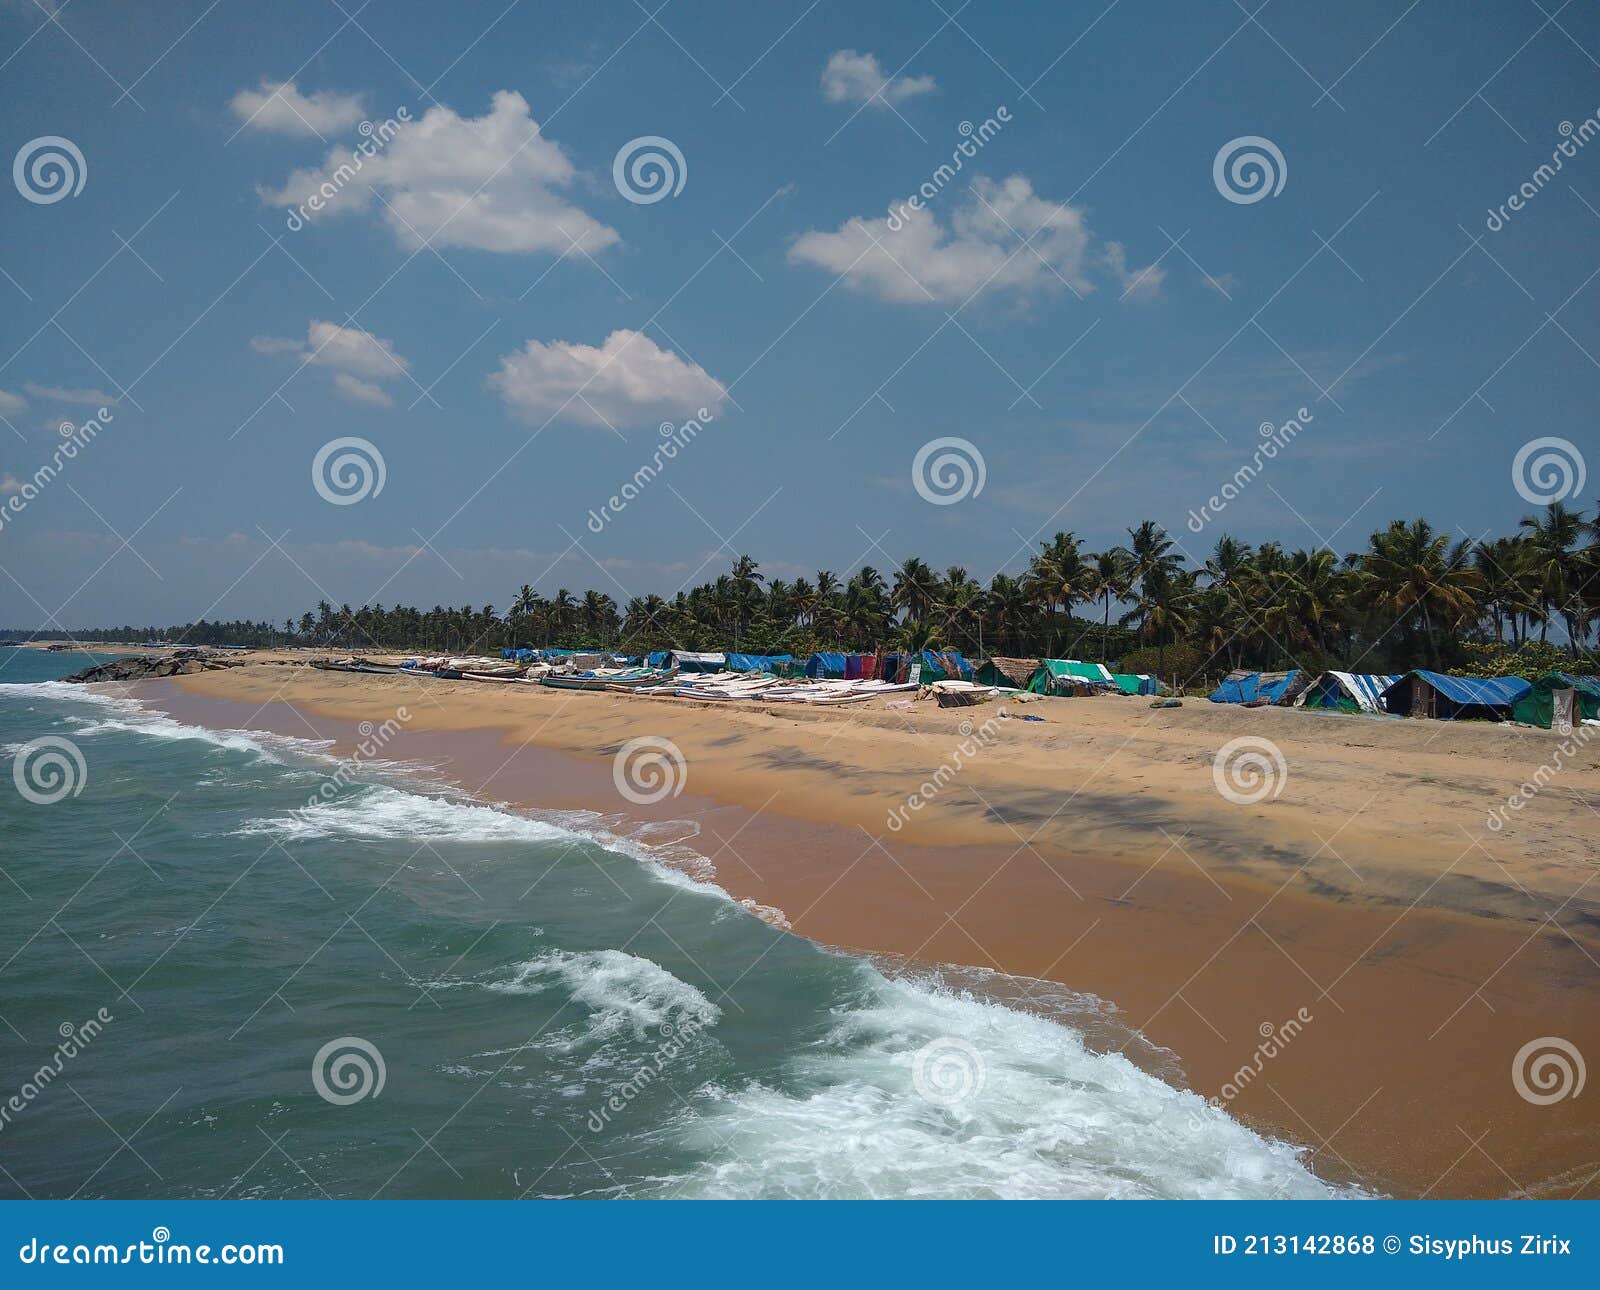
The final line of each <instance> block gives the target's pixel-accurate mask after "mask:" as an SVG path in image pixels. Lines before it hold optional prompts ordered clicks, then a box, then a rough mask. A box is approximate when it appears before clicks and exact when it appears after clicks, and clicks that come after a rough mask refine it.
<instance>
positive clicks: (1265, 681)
mask: <svg viewBox="0 0 1600 1290" xmlns="http://www.w3.org/2000/svg"><path fill="white" fill-rule="evenodd" d="M1299 675H1300V672H1299V669H1298V668H1291V669H1290V670H1289V671H1287V672H1230V673H1229V674H1228V679H1227V680H1226V681H1224V682H1223V683H1222V684H1221V685H1219V686H1218V687H1217V688H1216V689H1215V690H1213V691H1212V692H1211V694H1210V696H1209V697H1210V699H1211V702H1213V703H1251V702H1253V701H1255V700H1256V699H1265V700H1266V701H1267V702H1268V703H1276V702H1277V701H1278V700H1279V699H1281V698H1282V697H1283V696H1284V693H1285V692H1286V691H1287V690H1289V688H1290V687H1291V686H1293V685H1294V682H1295V678H1296V677H1298V676H1299Z"/></svg>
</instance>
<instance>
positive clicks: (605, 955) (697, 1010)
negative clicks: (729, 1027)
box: [489, 950, 722, 1039]
mask: <svg viewBox="0 0 1600 1290" xmlns="http://www.w3.org/2000/svg"><path fill="white" fill-rule="evenodd" d="M489 989H491V990H496V991H499V992H501V993H504V994H542V993H544V992H545V991H546V990H550V989H557V990H560V991H561V992H562V993H564V994H565V995H566V996H567V998H569V999H571V1000H572V1001H573V1002H575V1003H578V1004H581V1005H582V1006H583V1007H585V1008H587V1009H588V1010H589V1019H588V1022H587V1024H586V1028H585V1031H584V1034H585V1037H586V1038H591V1039H597V1038H598V1039H605V1038H609V1037H611V1036H613V1035H621V1034H627V1033H631V1034H632V1035H633V1036H634V1038H636V1039H643V1038H645V1037H646V1036H648V1035H652V1034H655V1035H660V1034H662V1033H663V1032H665V1033H667V1034H670V1033H671V1031H672V1028H673V1027H674V1026H677V1025H681V1024H682V1023H683V1022H684V1021H686V1020H688V1021H692V1022H693V1023H694V1024H695V1025H696V1026H711V1025H715V1024H716V1023H717V1021H718V1020H719V1019H720V1018H721V1016H722V1009H721V1008H719V1007H718V1006H717V1005H716V1004H714V1003H712V1002H711V1000H710V999H708V998H706V996H705V995H704V994H702V993H701V992H700V991H699V990H697V989H696V988H695V987H694V986H692V985H690V984H689V983H688V982H687V981H684V980H680V979H679V978H678V977H676V976H674V975H673V974H672V973H671V972H669V971H667V969H666V968H664V967H662V966H661V965H660V964H658V963H654V962H652V961H651V960H650V959H645V958H640V957H639V956H638V955H636V954H628V953H625V952H624V951H622V950H588V951H584V952H582V953H572V952H569V951H567V950H552V951H550V952H549V953H546V954H541V955H539V957H537V958H534V959H530V960H529V961H528V962H526V963H521V964H518V965H517V967H516V969H515V970H514V971H513V972H512V974H511V976H510V977H509V978H507V979H505V980H502V981H492V982H490V983H489Z"/></svg>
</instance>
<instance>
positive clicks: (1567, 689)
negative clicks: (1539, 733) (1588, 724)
mask: <svg viewBox="0 0 1600 1290" xmlns="http://www.w3.org/2000/svg"><path fill="white" fill-rule="evenodd" d="M1511 716H1512V718H1513V719H1514V720H1517V721H1525V722H1527V724H1528V725H1530V726H1543V727H1544V728H1545V729H1546V730H1549V729H1551V728H1555V729H1557V730H1570V729H1571V728H1572V727H1573V726H1576V725H1578V724H1579V723H1580V722H1583V721H1594V720H1596V719H1600V679H1597V678H1595V677H1592V676H1573V675H1572V674H1571V673H1569V672H1549V673H1547V674H1545V675H1544V676H1541V677H1540V678H1539V679H1538V680H1537V681H1535V682H1533V684H1532V685H1531V686H1530V687H1529V689H1528V692H1527V693H1526V694H1525V695H1523V696H1522V697H1521V698H1520V699H1518V700H1517V701H1516V702H1515V703H1513V704H1512V705H1511Z"/></svg>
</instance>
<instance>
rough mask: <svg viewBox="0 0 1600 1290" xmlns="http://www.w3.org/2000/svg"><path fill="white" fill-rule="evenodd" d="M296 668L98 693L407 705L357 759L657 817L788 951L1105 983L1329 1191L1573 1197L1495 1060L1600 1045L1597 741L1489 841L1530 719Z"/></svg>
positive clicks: (531, 797)
mask: <svg viewBox="0 0 1600 1290" xmlns="http://www.w3.org/2000/svg"><path fill="white" fill-rule="evenodd" d="M303 660H304V655H298V656H297V655H281V656H274V655H267V654H258V655H255V656H252V658H251V660H250V661H249V662H248V663H247V664H246V665H244V666H241V667H236V668H232V669H229V670H227V671H217V672H207V673H203V674H199V675H194V676H187V677H182V678H179V679H178V680H177V681H175V682H153V683H143V684H139V685H134V686H129V687H119V690H120V691H121V692H125V693H128V694H130V695H132V696H133V697H137V698H141V699H147V700H149V701H151V702H154V703H157V704H158V705H159V706H161V707H163V708H166V709H167V710H169V711H171V712H173V714H174V715H175V716H178V717H179V718H180V719H183V720H190V721H195V722H200V723H203V724H206V725H210V726H227V727H253V728H262V729H269V730H274V731H277V732H279V733H283V734H289V735H300V736H308V737H319V738H330V739H333V740H335V741H336V743H338V744H339V745H340V746H341V747H343V748H345V749H349V748H351V747H353V746H354V744H355V743H356V742H357V740H358V739H359V738H360V733H359V729H360V728H359V726H358V723H362V722H367V723H372V724H373V725H379V724H381V723H383V722H386V721H390V720H393V719H395V718H396V714H397V713H401V710H402V709H403V710H404V712H403V714H401V717H400V720H399V729H400V733H398V734H397V735H396V736H395V738H394V739H393V740H392V742H390V743H389V744H388V745H387V746H386V747H385V748H384V749H383V751H382V753H381V755H382V756H384V757H386V758H400V759H407V760H417V761H424V762H428V763H431V764H433V765H435V766H438V767H440V768H441V769H442V771H443V773H444V774H445V775H446V776H447V777H448V778H449V779H451V780H452V781H453V782H455V783H456V784H458V785H460V786H461V787H462V788H464V789H466V790H468V791H471V792H473V793H476V794H479V795H482V796H484V797H487V798H490V799H493V800H497V801H504V802H507V803H511V804H514V805H517V806H522V807H527V808H543V809H572V808H582V809H587V810H593V811H597V812H600V813H602V814H603V815H606V816H611V817H619V818H626V819H628V820H631V821H634V822H637V823H648V822H651V821H669V820H681V821H685V822H686V823H687V824H692V825H693V827H692V828H689V829H686V830H685V831H684V832H685V835H686V836H687V841H688V845H689V846H690V847H692V848H693V850H694V851H695V852H697V853H698V855H699V857H700V861H699V864H700V866H701V869H702V872H704V873H714V877H715V881H716V882H717V883H719V884H720V885H721V886H723V887H724V888H725V889H727V890H728V891H729V892H730V893H731V894H732V895H733V896H735V897H736V898H738V899H740V900H742V901H744V902H746V903H747V904H749V905H750V906H751V907H752V908H755V909H757V911H758V912H760V913H762V914H763V916H765V917H768V918H769V919H771V920H773V921H777V922H780V923H783V924H786V925H788V926H790V927H792V929H793V930H794V931H795V932H796V933H798V934H801V935H805V936H809V937H812V938H814V939H816V940H818V941H820V942H824V943H826V944H830V945H836V946H840V947H845V948H849V949H854V950H862V951H868V952H876V953H885V954H892V955H899V956H904V957H905V958H908V959H911V960H914V961H920V962H928V963H960V964H968V965H973V966H977V967H982V968H989V969H993V970H996V971H1000V972H1004V973H1008V974H1012V975H1015V976H1018V977H1027V978H1039V979H1043V980H1047V981H1054V982H1060V983H1062V984H1065V985H1067V986H1069V987H1070V988H1072V989H1074V990H1079V991H1088V992H1092V993H1094V994H1096V995H1098V996H1100V997H1101V998H1103V999H1105V1000H1107V1001H1108V1002H1109V1003H1111V1004H1113V1005H1115V1006H1116V1007H1117V1008H1118V1009H1119V1010H1120V1012H1121V1015H1122V1018H1123V1020H1125V1021H1126V1022H1127V1023H1128V1024H1129V1025H1130V1026H1133V1027H1135V1028H1137V1029H1138V1030H1139V1031H1140V1032H1142V1033H1143V1034H1144V1035H1145V1036H1146V1037H1147V1038H1148V1039H1149V1040H1150V1041H1151V1042H1152V1043H1154V1044H1156V1045H1159V1046H1161V1047H1163V1048H1166V1049H1170V1050H1171V1052H1172V1053H1173V1054H1175V1055H1176V1058H1177V1060H1178V1061H1179V1062H1180V1063H1181V1067H1182V1077H1181V1078H1182V1079H1183V1080H1184V1081H1185V1082H1186V1083H1187V1084H1188V1086H1189V1087H1192V1088H1193V1089H1195V1090H1196V1091H1198V1092H1200V1093H1203V1094H1205V1095H1206V1096H1208V1097H1212V1098H1216V1099H1219V1100H1222V1101H1225V1102H1226V1103H1227V1104H1228V1107H1229V1110H1230V1111H1231V1112H1232V1113H1233V1114H1235V1115H1237V1116H1239V1117H1240V1118H1242V1119H1244V1120H1245V1121H1246V1122H1248V1123H1250V1124H1251V1125H1253V1126H1255V1127H1258V1128H1260V1129H1261V1130H1263V1131H1264V1132H1268V1133H1271V1134H1274V1135H1276V1136H1280V1137H1284V1138H1287V1139H1290V1140H1293V1141H1295V1142H1298V1143H1302V1144H1304V1145H1305V1146H1306V1147H1308V1148H1309V1149H1310V1150H1311V1151H1312V1155H1311V1162H1312V1164H1313V1166H1314V1167H1315V1168H1316V1169H1317V1171H1318V1172H1319V1173H1321V1174H1322V1175H1324V1176H1325V1177H1328V1178H1330V1179H1336V1180H1356V1181H1359V1182H1361V1183H1362V1184H1363V1185H1365V1186H1367V1187H1369V1188H1371V1189H1373V1190H1377V1191H1381V1192H1386V1193H1390V1194H1395V1195H1410V1196H1416V1195H1427V1196H1503V1195H1541V1196H1543V1195H1549V1196H1582V1197H1594V1196H1596V1195H1600V1113H1597V1112H1596V1110H1595V1109H1594V1108H1595V1107H1596V1105H1597V1104H1596V1101H1595V1099H1594V1098H1593V1097H1592V1096H1590V1097H1578V1098H1575V1099H1568V1100H1563V1101H1560V1102H1558V1103H1555V1104H1552V1105H1547V1106H1541V1105H1535V1104H1533V1103H1530V1102H1529V1101H1527V1100H1525V1099H1524V1098H1523V1097H1522V1096H1520V1095H1519V1093H1518V1091H1517V1089H1516V1087H1515V1085H1514V1083H1513V1079H1512V1068H1513V1062H1514V1059H1515V1058H1516V1055H1517V1054H1518V1052H1519V1050H1521V1049H1522V1048H1523V1047H1524V1045H1526V1044H1528V1043H1530V1042H1531V1041H1535V1040H1538V1039H1541V1038H1544V1037H1550V1036H1554V1037H1560V1038H1562V1039H1564V1040H1566V1041H1567V1042H1569V1043H1571V1044H1573V1045H1575V1046H1576V1047H1577V1049H1578V1050H1579V1051H1580V1052H1582V1053H1585V1054H1589V1055H1591V1056H1592V1055H1594V1054H1597V1053H1600V1014H1597V1012H1596V1010H1595V1008H1594V1007H1593V1000H1594V997H1595V996H1594V991H1595V989H1596V986H1597V985H1600V883H1595V882H1594V878H1595V876H1596V873H1597V867H1596V866H1597V859H1600V855H1597V850H1596V847H1595V845H1594V839H1595V837H1596V836H1597V830H1596V820H1597V812H1596V807H1597V804H1600V746H1597V745H1600V741H1597V742H1596V743H1595V744H1590V745H1588V746H1586V747H1584V748H1582V749H1581V750H1580V751H1579V752H1578V754H1577V755H1576V757H1574V758H1571V759H1565V760H1566V761H1567V764H1565V765H1564V766H1563V768H1562V769H1561V770H1560V771H1559V773H1557V774H1555V775H1554V776H1553V777H1552V778H1550V780H1549V782H1548V783H1547V785H1546V786H1545V787H1544V788H1543V789H1542V791H1540V792H1538V793H1537V794H1536V795H1535V796H1534V798H1533V799H1532V801H1531V802H1530V803H1529V804H1528V805H1527V806H1526V807H1525V808H1524V809H1521V810H1517V811H1512V812H1510V813H1509V816H1510V821H1509V823H1508V824H1507V825H1506V826H1505V827H1504V828H1503V829H1501V830H1499V831H1492V830H1491V829H1490V828H1489V827H1488V825H1487V823H1486V821H1487V819H1488V816H1489V813H1490V811H1491V809H1492V808H1493V807H1495V806H1496V805H1501V804H1504V803H1505V802H1506V800H1507V798H1508V796H1509V795H1510V794H1512V793H1514V792H1515V791H1516V790H1517V789H1518V786H1519V785H1521V784H1522V783H1523V782H1524V781H1525V780H1529V779H1531V778H1532V777H1533V776H1534V774H1535V772H1536V771H1537V769H1538V768H1539V767H1540V766H1541V765H1544V764H1548V763H1550V761H1551V759H1552V757H1553V756H1554V754H1555V751H1556V747H1557V744H1558V742H1559V737H1558V736H1555V735H1552V734H1551V733H1550V732H1547V731H1531V730H1522V729H1515V728H1510V727H1504V726H1490V725H1483V724H1466V723H1462V724H1449V723H1443V722H1413V721H1402V720H1399V719H1384V718H1362V717H1347V716H1342V715H1318V714H1312V713H1307V712H1303V711H1294V710H1281V709H1274V708H1266V709H1250V710H1246V709H1239V708H1226V707H1221V706H1218V705H1211V704H1208V703H1206V702H1204V701H1203V700H1197V699H1193V698H1191V699H1188V700H1186V701H1185V703H1184V705H1183V706H1182V707H1181V708H1176V709H1155V710H1152V709H1151V708H1149V707H1148V706H1147V704H1146V702H1145V701H1143V700H1138V699H1124V698H1099V699H1049V700H1044V701H1041V702H1036V703H1031V704H1028V705H1010V704H990V705H986V706H983V707H978V708H972V709H954V710H940V709H938V708H936V707H934V706H933V705H932V704H931V703H928V702H919V703H915V704H913V705H912V706H911V707H909V708H897V709H892V708H888V707H886V706H885V705H884V704H883V703H881V702H874V703H872V704H867V705H857V706H854V707H851V708H848V709H834V710H831V711H830V710H812V711H794V710H793V709H792V708H789V707H779V706H777V705H769V706H767V707H763V706H760V705H752V704H744V703H741V704H737V705H734V704H722V705H712V704H699V703H693V702H688V701H683V700H672V699H650V698H644V697H635V696H626V695H613V694H603V693H601V694H597V693H573V692H562V691H557V690H551V689H545V688H542V687H538V686H534V685H515V686H506V685H493V684H482V683H472V682H466V681H460V682H453V681H439V680H433V679H426V680H424V679H420V678H409V677H396V676H383V675H354V674H345V673H332V672H317V671H312V670H310V669H308V668H305V667H303V666H298V665H296V664H298V663H302V662H303ZM1002 711H1003V712H1006V713H1008V714H1009V715H1007V716H1006V717H1004V718H1001V717H1000V716H999V714H1000V712H1002ZM1024 714H1026V715H1031V716H1038V717H1040V718H1042V720H1041V721H1038V722H1024V721H1022V720H1020V719H1019V718H1020V717H1021V716H1022V715H1024ZM645 736H653V737H658V738H666V739H670V740H671V741H672V742H673V743H674V744H675V745H676V746H677V747H678V748H680V749H681V750H682V753H683V756H684V758H685V761H686V763H687V767H688V769H687V777H686V780H685V782H684V785H683V792H682V794H681V795H680V796H675V797H669V798H667V799H666V800H664V801H662V802H658V803H655V804H653V805H650V806H647V807H640V806H637V805H634V804H631V803H629V802H627V801H625V800H623V799H622V798H621V797H620V796H619V795H618V792H617V789H616V786H615V784H614V782H613V777H612V758H613V756H614V754H615V753H616V750H617V749H618V748H619V747H620V746H621V745H622V744H624V743H625V742H627V741H628V740H630V739H636V738H640V737H645ZM1243 736H1254V737H1259V738H1265V739H1268V740H1270V741H1271V742H1272V744H1273V745H1275V746H1276V748H1277V749H1278V750H1280V751H1281V754H1282V757H1283V765H1284V766H1285V768H1286V774H1284V775H1283V776H1282V777H1281V778H1280V781H1279V784H1280V787H1281V791H1280V792H1279V793H1278V794H1277V795H1276V796H1271V795H1268V796H1267V797H1265V798H1264V799H1263V800H1261V801H1259V802H1257V803H1254V804H1240V803H1236V802H1232V801H1229V800H1226V799H1225V798H1224V797H1223V796H1222V795H1221V794H1220V793H1219V791H1218V788H1217V786H1216V784H1215V783H1214V780H1213V762H1214V760H1215V758H1216V756H1217V753H1218V750H1219V749H1220V748H1222V747H1223V746H1224V745H1225V744H1227V743H1228V742H1229V741H1231V740H1234V739H1237V738H1240V737H1243ZM974 744H976V748H975V750H974V751H972V752H970V753H966V752H961V751H959V750H961V749H963V748H972V747H973V746H974ZM952 763H954V764H955V765H956V767H957V769H956V770H955V771H954V772H953V773H946V774H944V775H940V774H939V773H938V772H939V769H940V768H941V767H945V768H946V771H947V772H949V769H950V767H951V766H952ZM925 784H926V785H929V786H930V787H931V788H932V789H933V790H934V791H933V792H931V793H929V792H928V791H927V790H926V789H925V788H924V787H923V786H924V785H925ZM911 794H919V796H920V797H922V798H925V799H926V800H925V801H923V802H921V804H920V805H918V806H916V807H915V808H912V807H909V806H908V797H909V796H910V795H911ZM891 820H893V821H895V822H896V825H897V826H894V825H891ZM1291 1023H1292V1024H1291ZM1263 1050H1270V1052H1266V1051H1263ZM1246 1070H1248V1072H1249V1073H1248V1075H1246V1076H1245V1077H1244V1078H1240V1074H1241V1072H1244V1071H1246Z"/></svg>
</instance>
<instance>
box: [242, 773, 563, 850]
mask: <svg viewBox="0 0 1600 1290" xmlns="http://www.w3.org/2000/svg"><path fill="white" fill-rule="evenodd" d="M234 832H235V833H236V834H245V835H250V834H263V835H270V836H277V837H282V838H295V839H300V840H304V839H309V838H333V837H353V838H377V839H384V838H401V839H415V840H418V841H420V840H422V839H429V840H438V839H445V840H449V841H452V842H548V841H551V840H553V839H561V838H570V837H572V836H574V835H573V834H572V833H571V832H570V831H569V830H567V829H563V828H560V827H559V826H557V825H554V824H546V823H544V822H543V821H540V820H531V819H528V818H526V817H524V816H521V815H511V814H508V813H507V812H505V811H499V810H496V809H495V808H493V807H491V806H474V805H471V804H469V803H466V802H454V801H450V800H448V799H446V798H442V797H428V796H425V795H423V794H421V793H408V792H406V791H405V790H403V789H398V788H391V787H388V786H387V785H382V784H374V785H369V786H366V787H364V788H361V789H360V790H359V791H357V792H354V793H351V794H350V795H348V796H346V797H341V798H336V799H334V800H332V801H328V802H316V803H313V804H312V805H309V806H304V807H301V808H299V809H297V810H294V811H291V812H288V813H287V814H284V815H278V816H272V817H267V818H258V819H253V820H247V821H245V823H244V824H242V825H241V826H240V827H239V828H238V829H236V830H234Z"/></svg>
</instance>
